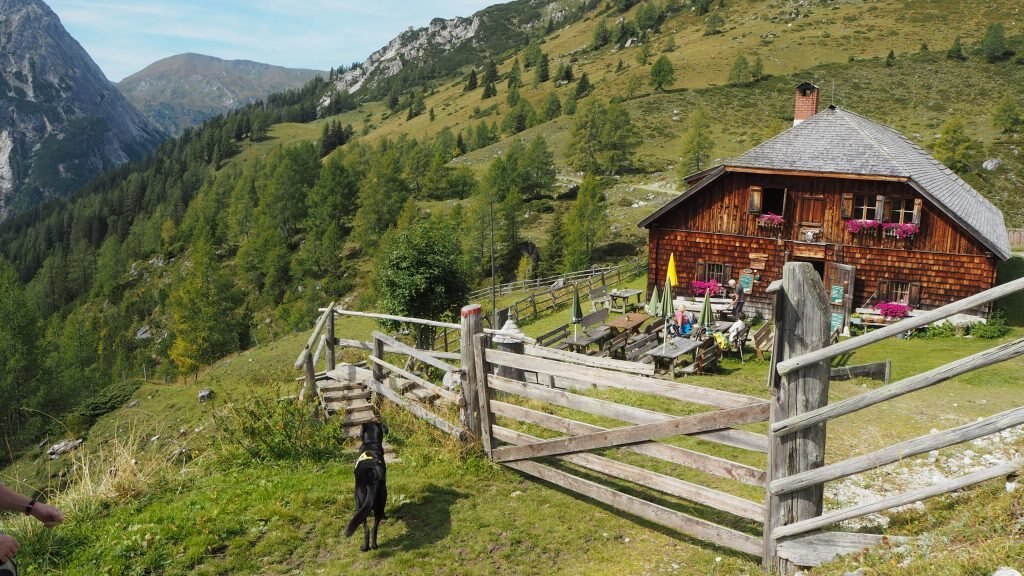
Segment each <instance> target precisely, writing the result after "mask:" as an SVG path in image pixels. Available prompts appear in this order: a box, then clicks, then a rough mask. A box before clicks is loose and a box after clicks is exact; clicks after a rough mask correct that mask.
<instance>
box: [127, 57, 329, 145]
mask: <svg viewBox="0 0 1024 576" xmlns="http://www.w3.org/2000/svg"><path fill="white" fill-rule="evenodd" d="M317 75H321V76H325V77H326V76H327V72H324V71H320V70H313V69H303V68H286V67H283V66H274V65H272V64H265V63H262V62H255V61H252V60H245V59H236V60H225V59H221V58H217V57H215V56H208V55H205V54H197V53H194V52H186V53H182V54H176V55H174V56H169V57H167V58H163V59H161V60H157V61H156V62H153V63H152V64H150V65H148V66H146V67H145V68H143V69H142V70H139V71H138V72H135V73H134V74H131V75H130V76H127V77H125V78H124V79H123V80H121V81H120V82H118V83H117V84H116V86H117V88H118V89H119V90H120V91H121V93H122V94H124V95H125V97H126V98H127V99H128V101H129V102H131V103H132V104H133V105H134V106H135V107H136V108H138V109H139V110H140V111H141V112H142V114H143V115H144V116H146V117H147V118H148V119H149V120H150V121H151V122H153V123H154V124H156V125H157V126H159V127H160V128H161V129H162V130H164V131H165V132H167V133H168V134H171V135H178V134H181V132H182V131H183V130H184V129H185V128H188V127H190V126H196V125H199V124H201V123H202V122H203V121H204V120H206V119H207V118H211V117H213V116H216V115H217V114H223V113H227V112H229V111H231V110H234V109H236V108H238V107H240V106H244V105H245V104H252V103H254V102H256V101H259V100H263V99H265V98H266V97H267V96H269V95H271V94H274V93H278V92H284V91H286V90H291V89H298V88H301V87H302V86H304V85H305V84H306V83H307V82H309V81H310V80H312V79H313V78H314V77H315V76H317Z"/></svg>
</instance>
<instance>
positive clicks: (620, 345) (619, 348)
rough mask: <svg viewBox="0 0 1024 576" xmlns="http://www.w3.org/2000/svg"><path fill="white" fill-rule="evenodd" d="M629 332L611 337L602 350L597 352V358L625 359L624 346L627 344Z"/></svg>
mask: <svg viewBox="0 0 1024 576" xmlns="http://www.w3.org/2000/svg"><path fill="white" fill-rule="evenodd" d="M629 336H630V334H629V332H619V333H618V334H616V335H615V336H612V337H611V339H610V340H608V343H607V344H605V346H604V349H603V350H601V351H600V352H599V354H598V355H599V356H608V357H611V358H625V357H626V345H628V344H629Z"/></svg>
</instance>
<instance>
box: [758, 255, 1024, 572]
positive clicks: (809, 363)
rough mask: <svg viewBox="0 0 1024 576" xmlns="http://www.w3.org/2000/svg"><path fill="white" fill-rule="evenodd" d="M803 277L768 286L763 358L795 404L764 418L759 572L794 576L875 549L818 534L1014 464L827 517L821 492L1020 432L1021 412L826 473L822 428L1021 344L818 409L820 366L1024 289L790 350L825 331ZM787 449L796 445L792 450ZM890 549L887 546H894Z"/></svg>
mask: <svg viewBox="0 0 1024 576" xmlns="http://www.w3.org/2000/svg"><path fill="white" fill-rule="evenodd" d="M809 268H810V266H809V265H807V264H796V263H790V264H786V266H785V270H784V273H783V280H782V281H779V282H773V283H772V286H771V287H770V292H772V293H774V294H776V320H777V323H778V336H777V338H776V348H775V352H774V353H773V355H772V361H773V362H777V363H776V364H775V365H774V366H773V367H772V371H771V374H770V376H769V384H770V386H772V387H773V388H774V389H776V390H775V392H774V396H775V397H776V398H779V399H784V398H788V399H790V402H793V401H794V400H795V402H793V403H792V404H790V405H789V408H788V410H779V411H775V410H774V409H773V413H772V418H771V425H770V427H769V439H770V441H771V449H770V452H769V473H768V475H769V483H768V487H767V491H766V501H767V506H766V510H767V513H768V517H767V518H766V523H765V554H764V563H765V566H766V567H768V568H770V569H775V570H778V571H780V572H782V573H784V574H792V573H794V572H795V571H796V569H797V567H798V566H804V565H816V564H818V563H820V562H824V561H827V560H828V559H830V558H832V557H833V556H834V555H835V554H837V553H846V552H852V551H856V550H858V549H859V547H860V546H863V545H871V544H873V543H876V542H877V541H876V542H872V541H871V538H866V537H865V536H866V535H854V534H845V533H841V532H827V533H820V532H816V531H818V530H821V529H822V528H825V527H827V526H830V525H832V524H835V523H837V522H842V521H845V520H849V519H852V518H857V517H861V516H864V515H866V514H872V513H876V512H882V511H884V510H888V509H891V508H893V507H896V506H902V505H905V504H908V503H911V502H915V501H918V500H921V499H924V498H930V497H934V496H938V495H941V494H946V493H948V492H950V491H953V490H958V489H961V488H964V487H967V486H971V485H973V484H977V483H979V482H984V481H986V480H991V479H994V478H998V477H1000V476H1003V475H1006V474H1009V473H1011V472H1014V471H1016V470H1017V469H1018V468H1019V466H1020V462H1014V463H1009V464H1001V465H998V466H993V467H991V468H989V469H987V470H982V471H980V472H975V473H973V474H968V475H966V476H963V477H960V478H954V479H951V480H946V481H943V482H939V483H937V484H935V485H932V486H925V487H920V488H916V489H914V490H910V491H908V492H905V493H903V494H896V495H893V496H888V497H886V498H884V499H882V500H881V501H878V502H874V503H869V504H860V505H856V506H851V507H848V508H845V509H841V510H835V511H831V512H828V513H823V510H822V486H823V485H824V483H826V482H830V481H834V480H837V479H840V478H844V477H847V476H850V475H853V474H858V473H862V472H867V471H869V470H873V469H876V468H879V467H881V466H885V465H889V464H892V463H894V462H898V461H900V460H903V459H905V458H910V457H913V456H916V455H919V454H923V453H925V452H929V451H932V450H938V449H941V448H946V447H949V446H953V445H957V444H962V443H964V442H969V441H971V440H974V439H977V438H981V437H983V436H987V435H990V434H994V433H997V432H1000V431H1002V430H1006V429H1007V428H1010V427H1013V426H1019V425H1021V424H1024V406H1022V407H1018V408H1012V409H1009V410H1006V411H1004V412H1002V413H999V414H996V415H994V416H990V417H988V418H984V419H980V420H978V421H977V422H972V423H969V424H965V425H963V426H959V427H956V428H952V429H949V430H945V431H942V432H937V433H933V434H928V435H924V436H920V437H917V438H913V439H910V440H906V441H903V442H898V443H896V444H893V445H891V446H888V447H885V448H882V449H879V450H876V451H873V452H871V453H868V454H864V455H861V456H856V457H853V458H849V459H846V460H843V461H840V462H836V463H831V464H827V465H826V464H825V463H824V453H825V436H824V426H825V424H826V423H827V422H828V421H830V420H832V419H835V418H838V417H841V416H844V415H847V414H850V413H853V412H856V411H858V410H862V409H864V408H868V407H870V406H875V405H877V404H879V403H882V402H886V401H888V400H892V399H893V398H897V397H899V396H902V395H904V394H909V393H911V392H915V391H918V390H923V389H925V388H928V387H931V386H934V385H936V384H940V383H942V382H945V381H948V380H950V379H952V378H955V377H957V376H960V375H962V374H966V373H969V372H972V371H974V370H977V369H979V368H984V367H987V366H992V365H994V364H997V363H1000V362H1005V361H1007V360H1011V359H1014V358H1019V357H1021V356H1022V355H1024V339H1018V340H1015V341H1012V342H1008V343H1005V344H1002V345H999V346H995V347H993V348H991V349H989V350H985V351H983V352H979V353H976V354H972V355H970V356H967V357H965V358H962V359H959V360H955V361H952V362H949V363H947V364H946V365H944V366H940V367H938V368H935V369H932V370H928V371H926V372H923V373H921V374H917V375H914V376H910V377H908V378H904V379H902V380H900V381H898V382H894V383H892V384H889V385H886V386H883V387H881V388H878V389H876V390H872V391H869V392H866V393H864V394H861V395H858V396H855V397H853V398H848V399H846V400H842V401H840V402H837V403H835V404H827V390H828V378H829V373H828V365H827V363H826V360H828V359H829V358H832V357H834V356H839V355H844V354H849V353H851V352H853V351H855V350H857V349H859V348H861V347H863V346H867V345H869V344H872V343H875V342H878V341H881V340H882V339H884V338H887V337H890V336H893V335H896V334H899V333H902V332H905V331H907V330H911V329H914V328H918V327H921V326H924V325H926V324H929V323H931V322H935V321H939V320H942V319H944V318H946V317H948V316H950V315H952V314H955V313H958V312H963V311H966V310H971V309H974V308H977V307H979V306H982V305H985V304H988V303H990V302H992V301H994V300H997V299H999V298H1002V297H1005V296H1007V295H1010V294H1012V293H1014V292H1017V291H1019V290H1022V289H1024V279H1018V280H1014V281H1012V282H1009V283H1007V284H1003V285H1001V286H997V287H995V288H992V289H990V290H986V291H984V292H981V293H979V294H976V295H974V296H971V297H969V298H965V299H963V300H960V301H957V302H953V303H951V304H948V305H946V306H943V307H941V308H938V309H936V310H932V311H929V312H925V313H922V314H919V315H916V316H913V317H911V318H908V319H906V320H903V321H900V322H898V323H896V324H892V325H890V326H886V327H884V328H881V329H879V330H876V331H874V332H871V333H868V334H865V335H862V336H859V337H857V338H853V339H850V340H847V341H845V342H840V343H838V344H832V345H824V344H820V345H815V346H811V347H809V348H808V347H806V346H804V347H802V348H801V347H799V346H793V345H792V344H793V343H795V342H801V343H806V342H808V341H809V340H810V339H811V336H810V335H812V334H813V335H817V334H818V333H819V332H825V331H827V330H828V317H827V304H823V303H817V300H818V299H819V298H820V295H821V294H823V293H824V289H823V287H821V286H819V285H818V284H820V280H817V279H816V275H815V274H813V271H811V270H809ZM796 277H800V278H805V279H806V281H804V280H801V281H798V282H794V281H792V280H793V278H796ZM815 280H816V281H815ZM819 307H820V308H821V309H822V310H821V311H820V312H818V311H817V310H816V309H817V308H819ZM811 309H815V310H814V311H811ZM787 342H788V343H789V344H787ZM787 346H789V348H787ZM809 391H810V392H809ZM812 398H813V401H812V400H811V399H812ZM794 439H800V441H799V442H794ZM787 443H788V444H787ZM794 464H797V465H796V466H794ZM787 502H791V504H786V503H787ZM786 506H790V508H786ZM812 532H816V533H814V534H811V533H812ZM872 538H878V536H877V535H875V536H872ZM893 541H896V540H895V538H893Z"/></svg>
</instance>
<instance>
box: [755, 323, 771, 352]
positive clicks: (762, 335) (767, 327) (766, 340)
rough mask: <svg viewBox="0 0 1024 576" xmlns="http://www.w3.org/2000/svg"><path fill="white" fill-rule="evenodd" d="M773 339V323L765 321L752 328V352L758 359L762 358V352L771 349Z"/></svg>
mask: <svg viewBox="0 0 1024 576" xmlns="http://www.w3.org/2000/svg"><path fill="white" fill-rule="evenodd" d="M774 340H775V324H773V323H772V322H765V323H764V324H762V325H761V327H760V328H758V329H757V330H754V352H755V353H756V354H757V359H758V360H764V353H765V352H766V351H768V350H770V349H771V347H772V342H773V341H774Z"/></svg>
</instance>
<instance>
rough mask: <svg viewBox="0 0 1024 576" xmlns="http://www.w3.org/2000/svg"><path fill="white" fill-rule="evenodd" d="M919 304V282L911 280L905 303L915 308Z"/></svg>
mask: <svg viewBox="0 0 1024 576" xmlns="http://www.w3.org/2000/svg"><path fill="white" fill-rule="evenodd" d="M920 304H921V283H920V282H911V283H910V292H909V294H908V296H907V305H908V306H911V307H913V308H917V307H918V306H919V305H920Z"/></svg>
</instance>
